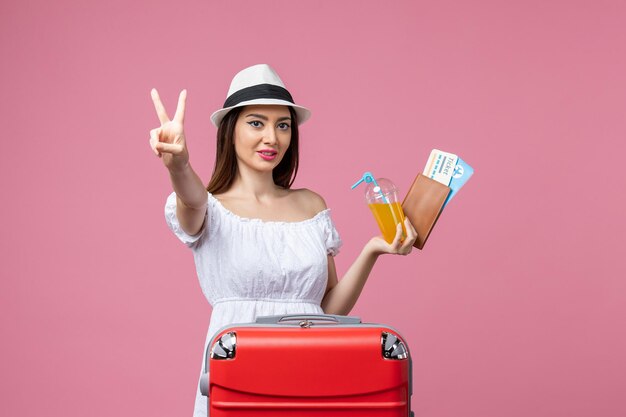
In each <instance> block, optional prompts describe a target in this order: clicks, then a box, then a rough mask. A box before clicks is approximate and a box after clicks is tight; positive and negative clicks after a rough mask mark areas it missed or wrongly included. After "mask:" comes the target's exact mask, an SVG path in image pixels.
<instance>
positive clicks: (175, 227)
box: [165, 192, 211, 248]
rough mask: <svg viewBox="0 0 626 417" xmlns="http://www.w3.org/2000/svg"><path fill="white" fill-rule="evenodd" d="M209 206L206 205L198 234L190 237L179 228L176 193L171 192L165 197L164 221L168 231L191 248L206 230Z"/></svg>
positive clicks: (208, 219)
mask: <svg viewBox="0 0 626 417" xmlns="http://www.w3.org/2000/svg"><path fill="white" fill-rule="evenodd" d="M210 209H211V208H210V205H209V204H207V211H206V214H205V218H204V223H203V224H202V229H200V231H199V232H198V234H196V235H194V236H191V235H188V234H187V233H185V231H184V230H183V229H182V227H180V223H179V222H178V217H177V216H176V193H175V192H173V193H172V194H170V195H169V196H168V197H167V201H166V202H165V221H166V222H167V225H168V226H169V228H170V230H171V231H172V232H174V234H175V235H176V237H177V238H178V239H180V241H181V242H183V243H184V244H185V245H187V246H188V247H190V248H191V247H193V246H194V245H195V244H196V243H197V242H198V240H199V239H200V238H201V237H202V236H203V235H204V234H205V232H206V230H207V229H208V224H209V221H210V214H209V213H210V211H211V210H210Z"/></svg>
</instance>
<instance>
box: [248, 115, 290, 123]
mask: <svg viewBox="0 0 626 417" xmlns="http://www.w3.org/2000/svg"><path fill="white" fill-rule="evenodd" d="M251 116H252V117H258V118H259V119H263V120H269V119H268V118H267V116H263V115H262V114H256V113H250V114H246V117H251ZM281 120H291V117H289V116H286V117H281V118H280V119H278V121H279V122H280V121H281Z"/></svg>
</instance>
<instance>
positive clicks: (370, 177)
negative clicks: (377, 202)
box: [351, 171, 389, 204]
mask: <svg viewBox="0 0 626 417" xmlns="http://www.w3.org/2000/svg"><path fill="white" fill-rule="evenodd" d="M363 181H365V182H367V183H372V182H373V183H374V185H375V186H376V187H377V188H378V192H379V193H380V196H381V197H382V198H383V201H384V202H385V203H387V204H389V200H387V197H385V194H383V190H382V189H381V188H380V186H379V185H378V183H377V182H376V178H374V175H372V173H371V172H369V171H368V172H366V173H365V174H363V178H361V179H360V180H358V181H357V182H356V183H355V184H354V185H353V186H352V188H351V189H352V190H354V189H355V188H356V187H357V186H358V185H359V184H360V183H362V182H363ZM374 191H376V190H374Z"/></svg>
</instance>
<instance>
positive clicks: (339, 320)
mask: <svg viewBox="0 0 626 417" xmlns="http://www.w3.org/2000/svg"><path fill="white" fill-rule="evenodd" d="M302 321H307V322H319V323H321V324H360V323H361V318H360V317H350V316H339V315H336V314H286V315H280V316H261V317H257V318H256V323H258V324H290V322H298V323H299V322H302Z"/></svg>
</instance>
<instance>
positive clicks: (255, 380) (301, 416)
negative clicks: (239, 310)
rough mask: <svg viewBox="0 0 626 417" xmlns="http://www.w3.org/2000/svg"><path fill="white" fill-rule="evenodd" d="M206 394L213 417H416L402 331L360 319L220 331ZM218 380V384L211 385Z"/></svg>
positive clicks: (303, 318)
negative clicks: (411, 405) (412, 411)
mask: <svg viewBox="0 0 626 417" xmlns="http://www.w3.org/2000/svg"><path fill="white" fill-rule="evenodd" d="M206 363H207V368H208V369H205V373H204V374H203V376H202V379H201V382H200V387H201V391H202V393H203V394H204V395H207V396H208V397H209V401H208V413H209V416H211V417H226V416H242V417H245V416H292V417H305V416H306V417H313V416H359V417H363V416H376V417H397V416H403V417H408V416H411V415H413V413H411V411H410V408H411V407H410V401H411V394H412V391H411V358H410V356H409V350H408V348H407V346H406V344H405V343H404V342H403V340H402V338H401V337H400V335H399V334H398V332H397V331H395V330H393V329H392V328H389V327H387V326H382V325H379V324H369V323H361V320H360V319H359V318H357V317H347V316H333V315H288V316H268V317H259V318H258V319H257V321H256V322H255V323H251V324H241V325H232V326H228V327H226V328H223V329H222V330H220V331H218V332H217V333H216V334H215V335H214V336H213V338H212V339H211V342H210V343H209V345H208V348H207V358H206ZM209 375H210V377H209Z"/></svg>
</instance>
